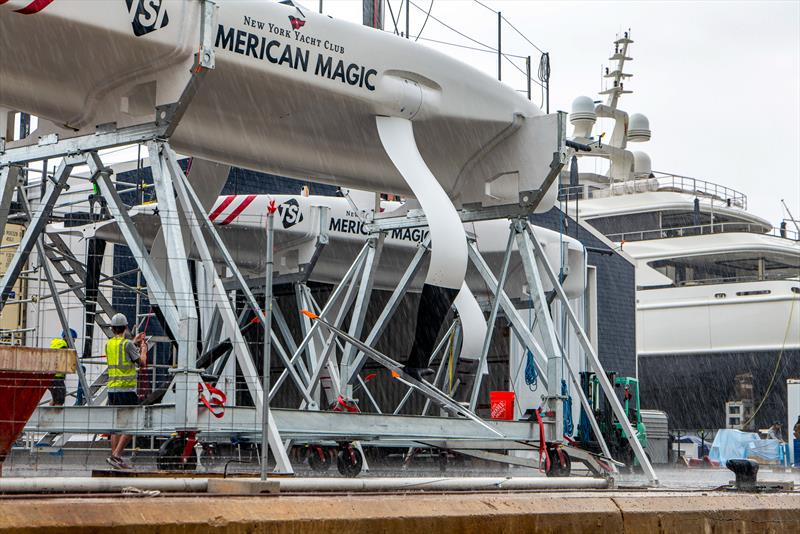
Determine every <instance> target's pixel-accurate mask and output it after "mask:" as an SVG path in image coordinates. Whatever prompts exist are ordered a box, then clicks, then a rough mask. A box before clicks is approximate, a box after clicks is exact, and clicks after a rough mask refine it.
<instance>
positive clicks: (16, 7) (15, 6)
mask: <svg viewBox="0 0 800 534" xmlns="http://www.w3.org/2000/svg"><path fill="white" fill-rule="evenodd" d="M51 2H53V0H0V8H2V9H5V10H11V11H16V12H17V13H21V14H23V15H33V14H34V13H38V12H39V11H41V10H43V9H44V8H46V7H47V6H48V5H50V3H51Z"/></svg>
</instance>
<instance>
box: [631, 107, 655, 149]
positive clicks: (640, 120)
mask: <svg viewBox="0 0 800 534" xmlns="http://www.w3.org/2000/svg"><path fill="white" fill-rule="evenodd" d="M650 136H651V132H650V120H649V119H648V118H647V117H645V116H644V115H642V114H641V113H634V114H633V115H631V118H630V120H629V121H628V141H630V142H632V143H642V142H644V141H649V140H650Z"/></svg>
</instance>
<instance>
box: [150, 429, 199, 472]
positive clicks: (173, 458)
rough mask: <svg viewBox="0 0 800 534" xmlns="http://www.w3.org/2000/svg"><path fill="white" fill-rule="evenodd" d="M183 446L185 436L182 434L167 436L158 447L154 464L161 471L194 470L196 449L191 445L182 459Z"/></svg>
mask: <svg viewBox="0 0 800 534" xmlns="http://www.w3.org/2000/svg"><path fill="white" fill-rule="evenodd" d="M185 448H186V438H184V437H182V436H174V437H171V438H169V439H168V440H167V441H165V442H164V443H163V444H162V445H161V447H160V448H159V449H158V457H157V458H156V466H157V467H158V468H159V469H161V470H163V471H194V470H195V469H197V451H195V450H194V447H192V448H191V449H190V451H189V455H188V456H187V457H186V459H185V460H184V459H183V450H184V449H185Z"/></svg>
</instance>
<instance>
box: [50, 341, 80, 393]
mask: <svg viewBox="0 0 800 534" xmlns="http://www.w3.org/2000/svg"><path fill="white" fill-rule="evenodd" d="M69 335H70V337H72V339H73V340H74V339H77V337H78V333H77V332H76V331H75V330H73V329H72V328H70V329H69ZM50 348H51V349H68V348H69V343H68V342H67V333H66V332H61V337H57V338H54V339H53V340H52V341H51V342H50ZM66 378H67V375H65V374H64V373H56V374H55V376H53V381H52V382H51V383H50V387H49V388H47V391H49V392H50V396H51V397H52V399H51V400H50V406H64V401H65V400H67V384H66V382H65V379H66Z"/></svg>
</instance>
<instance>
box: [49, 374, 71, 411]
mask: <svg viewBox="0 0 800 534" xmlns="http://www.w3.org/2000/svg"><path fill="white" fill-rule="evenodd" d="M47 391H49V392H50V395H52V396H53V405H55V406H63V405H64V401H65V400H67V385H66V384H65V383H64V379H63V378H54V379H53V381H52V382H51V383H50V387H49V388H47Z"/></svg>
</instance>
